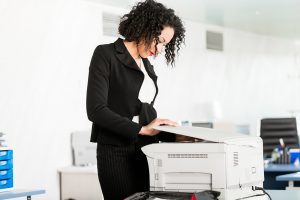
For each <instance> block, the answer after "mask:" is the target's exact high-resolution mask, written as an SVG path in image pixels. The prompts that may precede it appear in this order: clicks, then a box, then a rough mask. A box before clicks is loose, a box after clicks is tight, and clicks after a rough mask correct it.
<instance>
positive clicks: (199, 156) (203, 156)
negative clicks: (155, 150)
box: [168, 154, 208, 158]
mask: <svg viewBox="0 0 300 200" xmlns="http://www.w3.org/2000/svg"><path fill="white" fill-rule="evenodd" d="M168 158H208V155H207V154H168Z"/></svg>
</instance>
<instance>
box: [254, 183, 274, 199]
mask: <svg viewBox="0 0 300 200" xmlns="http://www.w3.org/2000/svg"><path fill="white" fill-rule="evenodd" d="M252 190H253V191H255V190H261V191H263V193H264V194H266V195H268V197H269V199H270V200H272V198H271V196H270V195H269V194H268V193H267V192H266V191H265V190H264V188H262V187H257V186H252Z"/></svg>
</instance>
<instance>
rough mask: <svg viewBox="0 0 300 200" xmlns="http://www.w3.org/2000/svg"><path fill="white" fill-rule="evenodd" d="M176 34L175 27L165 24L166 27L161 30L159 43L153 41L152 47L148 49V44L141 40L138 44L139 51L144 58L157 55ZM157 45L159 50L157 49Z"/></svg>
mask: <svg viewBox="0 0 300 200" xmlns="http://www.w3.org/2000/svg"><path fill="white" fill-rule="evenodd" d="M173 36H174V29H173V28H172V27H170V26H165V27H164V29H163V30H162V31H161V34H160V35H159V36H158V43H157V44H156V41H153V42H152V43H151V45H150V47H149V48H148V49H147V47H146V44H145V43H144V42H141V43H140V44H139V45H138V52H139V55H140V56H141V57H142V58H147V57H149V56H153V55H156V54H158V53H161V52H162V50H163V49H164V47H165V46H166V45H167V44H168V43H169V42H170V41H171V39H172V38H173ZM155 46H156V48H157V51H155Z"/></svg>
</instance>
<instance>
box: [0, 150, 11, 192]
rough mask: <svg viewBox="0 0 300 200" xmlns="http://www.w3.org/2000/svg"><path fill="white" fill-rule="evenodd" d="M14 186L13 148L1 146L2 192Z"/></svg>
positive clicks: (0, 178)
mask: <svg viewBox="0 0 300 200" xmlns="http://www.w3.org/2000/svg"><path fill="white" fill-rule="evenodd" d="M12 188H13V150H11V149H8V148H5V149H4V148H0V192H1V191H7V190H9V189H12Z"/></svg>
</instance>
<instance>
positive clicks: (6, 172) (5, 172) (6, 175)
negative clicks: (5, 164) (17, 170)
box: [0, 169, 13, 180]
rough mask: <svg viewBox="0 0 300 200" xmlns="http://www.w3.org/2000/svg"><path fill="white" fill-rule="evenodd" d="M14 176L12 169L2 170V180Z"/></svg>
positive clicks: (0, 174)
mask: <svg viewBox="0 0 300 200" xmlns="http://www.w3.org/2000/svg"><path fill="white" fill-rule="evenodd" d="M12 177H13V170H12V169H5V170H0V180H3V179H9V178H12Z"/></svg>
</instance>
